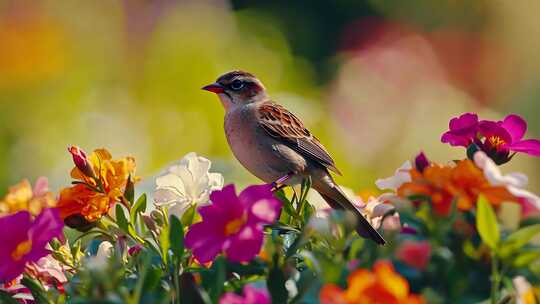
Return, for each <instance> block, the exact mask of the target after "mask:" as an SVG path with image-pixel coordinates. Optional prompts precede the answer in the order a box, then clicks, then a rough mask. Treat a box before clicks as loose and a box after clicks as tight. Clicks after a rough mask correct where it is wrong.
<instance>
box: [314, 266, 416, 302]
mask: <svg viewBox="0 0 540 304" xmlns="http://www.w3.org/2000/svg"><path fill="white" fill-rule="evenodd" d="M347 282H348V288H347V289H346V290H342V289H341V288H339V287H338V286H336V285H333V284H328V285H325V286H324V287H323V288H322V289H321V292H320V294H319V298H320V301H321V304H360V303H362V304H383V303H384V304H398V303H399V304H422V303H425V302H424V300H423V299H422V298H421V297H419V296H417V295H414V294H410V291H409V283H408V282H407V280H405V278H403V277H402V276H401V275H399V274H398V273H396V272H395V271H394V267H393V266H392V264H391V263H389V262H385V261H379V262H377V263H376V264H375V266H373V271H369V270H366V269H359V270H357V271H355V272H353V273H351V275H349V278H348V279H347Z"/></svg>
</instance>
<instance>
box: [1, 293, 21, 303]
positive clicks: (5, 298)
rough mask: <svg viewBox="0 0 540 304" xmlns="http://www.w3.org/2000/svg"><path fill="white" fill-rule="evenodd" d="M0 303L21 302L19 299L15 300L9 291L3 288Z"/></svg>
mask: <svg viewBox="0 0 540 304" xmlns="http://www.w3.org/2000/svg"><path fill="white" fill-rule="evenodd" d="M0 303H5V304H19V302H18V301H17V300H15V299H14V298H13V297H12V296H11V295H10V294H9V293H7V292H5V291H3V290H0Z"/></svg>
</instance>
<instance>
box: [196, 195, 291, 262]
mask: <svg viewBox="0 0 540 304" xmlns="http://www.w3.org/2000/svg"><path fill="white" fill-rule="evenodd" d="M270 189H271V186H270V185H260V186H250V187H248V188H246V189H245V190H244V191H242V193H240V195H239V196H237V195H236V191H235V188H234V185H228V186H226V187H224V188H223V189H222V190H216V191H214V192H212V193H211V194H210V200H211V201H212V204H211V205H207V206H202V207H200V208H199V209H198V211H199V213H200V215H201V217H202V222H199V223H196V224H194V225H192V226H191V227H190V228H189V231H188V232H187V234H186V247H188V248H191V250H192V251H193V255H194V256H195V258H196V259H197V260H198V261H199V262H200V263H207V262H209V261H212V260H213V259H214V258H215V257H216V255H218V254H219V253H220V252H224V253H225V255H226V256H227V258H228V259H229V260H231V261H234V262H248V261H250V260H252V259H253V258H254V257H255V256H256V255H257V254H258V253H259V251H260V250H261V247H262V243H263V235H264V233H263V226H264V225H266V224H271V223H273V222H274V221H275V220H276V219H277V218H278V216H279V212H280V208H281V203H280V202H279V201H278V200H277V199H275V198H274V196H273V194H272V192H271V191H270Z"/></svg>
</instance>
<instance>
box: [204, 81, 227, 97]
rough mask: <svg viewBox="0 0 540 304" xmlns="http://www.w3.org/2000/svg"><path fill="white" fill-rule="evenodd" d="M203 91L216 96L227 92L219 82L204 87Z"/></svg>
mask: <svg viewBox="0 0 540 304" xmlns="http://www.w3.org/2000/svg"><path fill="white" fill-rule="evenodd" d="M202 89H203V90H206V91H210V92H214V93H216V94H219V93H223V92H225V89H224V88H223V86H222V85H220V84H219V83H217V82H214V83H212V84H209V85H207V86H204V87H202Z"/></svg>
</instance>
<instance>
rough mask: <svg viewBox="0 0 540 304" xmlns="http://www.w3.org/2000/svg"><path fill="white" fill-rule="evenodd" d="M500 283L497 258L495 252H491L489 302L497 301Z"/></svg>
mask: <svg viewBox="0 0 540 304" xmlns="http://www.w3.org/2000/svg"><path fill="white" fill-rule="evenodd" d="M500 283H501V275H500V273H499V258H498V257H497V254H496V253H494V252H492V253H491V303H492V304H496V303H497V296H498V291H499V285H500Z"/></svg>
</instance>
